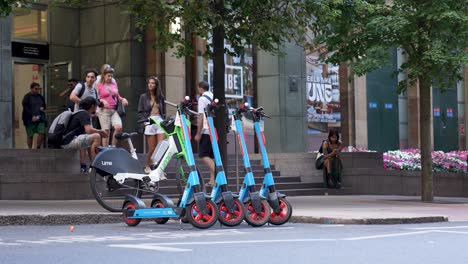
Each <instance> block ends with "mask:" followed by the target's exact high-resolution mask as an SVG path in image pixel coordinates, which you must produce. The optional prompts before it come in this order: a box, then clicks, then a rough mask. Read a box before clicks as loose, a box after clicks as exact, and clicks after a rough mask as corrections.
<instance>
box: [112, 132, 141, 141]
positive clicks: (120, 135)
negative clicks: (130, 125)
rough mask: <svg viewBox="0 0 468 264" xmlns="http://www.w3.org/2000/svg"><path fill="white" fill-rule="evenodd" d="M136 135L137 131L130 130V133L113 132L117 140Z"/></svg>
mask: <svg viewBox="0 0 468 264" xmlns="http://www.w3.org/2000/svg"><path fill="white" fill-rule="evenodd" d="M136 135H138V133H137V132H132V133H126V132H124V133H119V134H115V138H116V139H118V140H121V139H128V138H131V137H134V136H136Z"/></svg>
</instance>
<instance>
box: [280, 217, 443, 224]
mask: <svg viewBox="0 0 468 264" xmlns="http://www.w3.org/2000/svg"><path fill="white" fill-rule="evenodd" d="M289 222H291V223H305V224H324V225H398V224H423V223H438V222H448V217H445V216H423V217H407V218H363V219H350V218H329V217H314V216H292V217H291V220H289Z"/></svg>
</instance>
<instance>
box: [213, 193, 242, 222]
mask: <svg viewBox="0 0 468 264" xmlns="http://www.w3.org/2000/svg"><path fill="white" fill-rule="evenodd" d="M218 208H219V218H218V220H219V222H221V224H223V225H225V226H237V225H240V224H241V223H242V221H243V220H244V215H245V207H244V204H243V203H242V202H241V201H239V199H237V198H236V199H234V211H233V212H232V213H231V212H230V211H229V208H228V207H227V206H226V203H225V202H224V200H222V201H221V203H219V206H218Z"/></svg>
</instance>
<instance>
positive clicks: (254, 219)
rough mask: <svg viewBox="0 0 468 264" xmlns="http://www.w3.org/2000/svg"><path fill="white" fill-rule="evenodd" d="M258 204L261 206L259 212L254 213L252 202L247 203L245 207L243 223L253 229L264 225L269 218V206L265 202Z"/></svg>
mask: <svg viewBox="0 0 468 264" xmlns="http://www.w3.org/2000/svg"><path fill="white" fill-rule="evenodd" d="M260 202H261V206H262V208H261V210H260V212H255V209H254V207H253V205H252V201H249V202H247V203H246V205H245V209H246V212H245V221H246V222H247V223H248V224H249V225H251V226H254V227H259V226H263V225H265V224H266V223H267V222H268V219H269V218H270V217H269V216H270V213H271V211H270V206H269V205H268V203H267V202H266V201H265V200H261V201H260Z"/></svg>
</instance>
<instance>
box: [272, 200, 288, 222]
mask: <svg viewBox="0 0 468 264" xmlns="http://www.w3.org/2000/svg"><path fill="white" fill-rule="evenodd" d="M278 201H279V208H280V211H279V212H278V213H276V212H274V211H273V210H272V212H271V214H270V220H269V222H270V224H273V225H282V224H284V223H286V222H288V221H289V219H290V218H291V215H292V206H291V203H290V202H289V201H288V200H286V198H284V197H281V198H278Z"/></svg>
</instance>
